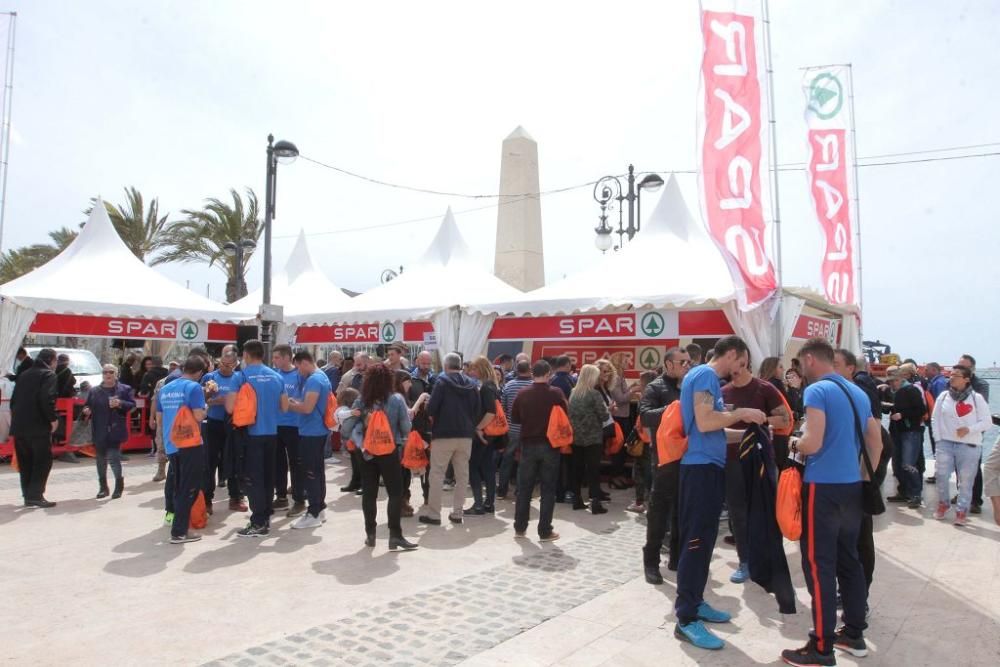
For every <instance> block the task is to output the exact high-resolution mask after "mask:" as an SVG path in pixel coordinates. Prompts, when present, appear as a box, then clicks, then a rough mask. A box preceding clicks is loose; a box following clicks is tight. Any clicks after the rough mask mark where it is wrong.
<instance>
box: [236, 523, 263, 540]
mask: <svg viewBox="0 0 1000 667" xmlns="http://www.w3.org/2000/svg"><path fill="white" fill-rule="evenodd" d="M236 534H237V535H238V536H239V537H267V536H268V535H270V534H271V529H270V528H268V527H267V526H255V525H253V524H252V523H248V524H247V527H246V528H244V529H243V530H238V531H236Z"/></svg>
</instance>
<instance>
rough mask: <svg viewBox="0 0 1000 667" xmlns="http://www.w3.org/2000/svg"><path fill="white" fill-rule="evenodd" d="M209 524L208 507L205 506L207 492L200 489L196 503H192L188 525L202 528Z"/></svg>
mask: <svg viewBox="0 0 1000 667" xmlns="http://www.w3.org/2000/svg"><path fill="white" fill-rule="evenodd" d="M207 525H208V509H207V508H206V506H205V494H204V492H202V491H199V492H198V497H197V498H195V499H194V504H193V505H191V519H190V520H189V521H188V527H190V528H197V529H198V530H201V529H202V528H204V527H205V526H207Z"/></svg>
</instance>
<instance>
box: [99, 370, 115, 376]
mask: <svg viewBox="0 0 1000 667" xmlns="http://www.w3.org/2000/svg"><path fill="white" fill-rule="evenodd" d="M114 374H115V372H114V371H101V375H114Z"/></svg>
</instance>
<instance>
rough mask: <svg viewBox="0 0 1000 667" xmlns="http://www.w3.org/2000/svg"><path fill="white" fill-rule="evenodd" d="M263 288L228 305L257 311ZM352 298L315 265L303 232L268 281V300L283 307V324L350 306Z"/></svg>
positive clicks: (338, 310)
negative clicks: (281, 265) (269, 292)
mask: <svg viewBox="0 0 1000 667" xmlns="http://www.w3.org/2000/svg"><path fill="white" fill-rule="evenodd" d="M263 295H264V289H263V288H260V289H256V290H254V291H253V292H251V293H250V294H248V295H246V296H245V297H243V298H242V299H240V300H239V301H235V302H233V304H232V307H233V308H235V309H237V310H240V311H246V312H251V313H253V312H257V310H258V309H259V308H260V305H261V302H262V298H263ZM351 302H352V299H351V297H349V296H347V294H345V293H344V291H343V290H341V289H340V288H339V287H337V286H336V285H335V284H334V283H333V282H332V281H331V280H330V279H329V278H327V277H326V274H324V273H323V272H322V271H320V270H319V269H318V268H316V264H315V263H314V262H313V259H312V255H311V254H310V253H309V245H308V243H306V235H305V232H304V231H300V232H299V238H298V240H297V241H296V242H295V247H293V248H292V252H291V254H290V255H289V256H288V261H287V262H285V268H284V270H283V271H281V272H280V273H278V274H276V275H275V276H274V277H273V278H272V280H271V303H276V304H278V305H280V306H282V308H283V309H284V314H285V323H287V324H297V323H298V321H297V318H298V316H300V315H305V314H308V313H315V312H341V311H344V310H348V309H350V308H351V307H352V305H351Z"/></svg>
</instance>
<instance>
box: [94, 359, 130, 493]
mask: <svg viewBox="0 0 1000 667" xmlns="http://www.w3.org/2000/svg"><path fill="white" fill-rule="evenodd" d="M134 408H135V399H133V398H132V387H130V386H128V385H126V384H122V383H121V382H119V381H118V369H117V368H116V367H115V366H114V365H113V364H105V365H104V367H103V368H102V369H101V384H99V385H97V386H96V387H93V388H92V389H91V390H90V393H89V394H87V403H86V405H84V408H83V416H84V417H85V418H87V419H89V420H90V425H91V432H92V434H93V440H94V449H95V450H96V452H97V482H98V484H99V485H100V488H99V489H98V491H97V497H98V498H106V497H107V496H108V459H110V460H111V471H112V472H113V473H114V474H115V491H114V493H113V494H111V497H112V498H121V497H122V491H124V490H125V478H124V477H123V476H122V450H121V446H122V443H123V442H125V441H126V440H128V413H129V411H130V410H133V409H134Z"/></svg>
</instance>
